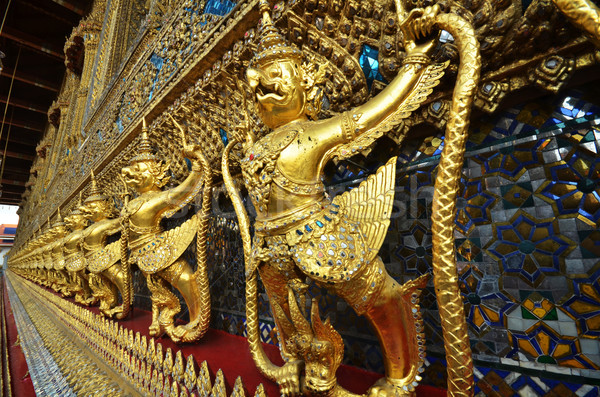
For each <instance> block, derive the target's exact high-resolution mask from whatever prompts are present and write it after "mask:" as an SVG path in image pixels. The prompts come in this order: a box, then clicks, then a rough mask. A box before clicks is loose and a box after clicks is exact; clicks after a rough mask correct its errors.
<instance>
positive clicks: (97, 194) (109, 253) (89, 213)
mask: <svg viewBox="0 0 600 397" xmlns="http://www.w3.org/2000/svg"><path fill="white" fill-rule="evenodd" d="M80 210H81V212H82V213H83V215H84V216H85V217H86V219H88V220H91V221H92V222H93V223H92V224H91V225H90V226H88V227H87V228H86V229H85V230H84V232H83V239H82V242H81V247H82V248H83V253H84V256H85V264H86V268H87V270H89V271H90V273H91V274H90V276H89V284H90V288H91V289H92V291H93V295H94V296H95V297H96V298H97V299H98V301H99V302H100V312H101V313H102V314H104V315H105V316H107V317H112V316H115V317H116V318H118V319H122V318H125V317H126V316H127V315H128V314H129V311H130V309H131V299H132V295H133V294H132V285H131V271H130V269H129V267H127V266H122V265H121V262H120V259H121V245H120V241H115V242H113V243H110V244H107V238H108V236H110V235H113V234H116V233H117V232H119V230H120V229H121V220H120V218H112V219H111V218H110V217H111V216H112V214H113V213H114V212H115V208H114V204H113V201H112V199H111V198H110V197H108V196H105V195H104V194H102V191H101V190H100V188H99V187H98V184H97V182H96V177H95V176H94V173H93V172H92V174H91V187H90V195H89V196H88V197H87V198H86V199H85V201H84V203H83V205H82V206H81V208H80ZM119 293H120V294H121V304H120V305H119V304H118V299H119Z"/></svg>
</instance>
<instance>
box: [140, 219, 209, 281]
mask: <svg viewBox="0 0 600 397" xmlns="http://www.w3.org/2000/svg"><path fill="white" fill-rule="evenodd" d="M198 223H199V220H198V216H193V217H191V218H190V219H189V220H187V221H185V222H184V223H183V224H182V225H181V226H178V227H176V228H173V229H169V230H167V231H165V232H162V233H161V234H159V235H157V236H156V237H154V238H153V239H152V240H150V241H148V242H147V243H145V244H144V245H142V246H140V247H136V248H135V249H132V251H131V256H130V261H131V262H134V263H137V265H138V267H139V268H140V270H142V271H143V272H146V273H156V272H158V271H160V270H162V269H164V268H166V267H167V266H169V265H170V264H172V263H173V262H175V261H176V260H177V258H179V257H180V256H181V255H182V254H183V253H184V251H185V250H186V249H187V247H188V246H189V245H190V243H191V242H192V240H193V239H194V236H195V235H196V231H197V230H198Z"/></svg>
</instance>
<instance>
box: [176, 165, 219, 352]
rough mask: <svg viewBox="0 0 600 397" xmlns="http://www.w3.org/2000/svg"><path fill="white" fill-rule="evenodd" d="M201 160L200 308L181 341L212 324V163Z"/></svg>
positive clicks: (190, 339)
mask: <svg viewBox="0 0 600 397" xmlns="http://www.w3.org/2000/svg"><path fill="white" fill-rule="evenodd" d="M200 162H201V163H202V171H203V176H202V178H203V183H204V188H203V190H202V208H201V209H200V213H199V214H196V216H198V221H199V223H198V230H197V231H196V263H197V264H198V267H197V268H196V271H195V272H194V277H196V280H197V282H198V291H197V293H198V299H199V302H200V309H199V315H198V323H197V324H194V328H193V330H190V332H188V333H187V334H186V335H185V336H184V337H183V338H181V342H194V341H197V340H198V339H200V338H202V337H203V336H204V334H206V331H208V326H209V325H210V285H209V282H208V270H207V268H208V261H207V258H206V249H207V236H208V221H209V217H210V208H211V200H212V172H211V168H210V163H209V162H208V160H207V159H206V157H204V155H202V154H200Z"/></svg>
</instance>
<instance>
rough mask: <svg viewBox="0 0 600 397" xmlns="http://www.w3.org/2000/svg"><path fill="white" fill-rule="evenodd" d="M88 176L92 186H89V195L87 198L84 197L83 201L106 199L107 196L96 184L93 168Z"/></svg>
mask: <svg viewBox="0 0 600 397" xmlns="http://www.w3.org/2000/svg"><path fill="white" fill-rule="evenodd" d="M90 178H91V182H92V187H91V188H90V195H89V196H88V198H86V199H85V201H84V203H90V202H93V201H104V200H108V196H107V195H105V194H103V193H102V190H101V189H100V187H99V186H98V183H97V182H96V176H95V175H94V171H93V170H92V172H91V176H90Z"/></svg>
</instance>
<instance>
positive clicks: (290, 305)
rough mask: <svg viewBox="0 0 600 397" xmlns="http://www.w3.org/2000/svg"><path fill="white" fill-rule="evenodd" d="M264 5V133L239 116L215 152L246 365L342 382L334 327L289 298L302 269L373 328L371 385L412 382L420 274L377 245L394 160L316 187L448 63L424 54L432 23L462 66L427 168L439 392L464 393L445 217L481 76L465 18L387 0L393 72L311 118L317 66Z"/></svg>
mask: <svg viewBox="0 0 600 397" xmlns="http://www.w3.org/2000/svg"><path fill="white" fill-rule="evenodd" d="M269 8H270V6H269V4H268V2H267V1H266V0H262V1H261V3H260V9H261V14H262V26H261V31H260V42H259V45H258V51H257V54H256V56H255V58H254V60H253V63H252V66H251V67H249V68H248V70H247V73H246V76H247V80H248V83H249V85H250V88H251V89H252V90H253V92H254V95H255V101H256V110H257V113H258V115H259V116H260V118H261V119H262V121H263V122H264V123H265V125H266V126H267V127H269V128H270V129H272V132H270V133H269V134H267V135H265V136H263V137H256V136H255V135H254V134H253V132H252V131H250V130H249V128H248V129H247V130H246V131H242V132H243V135H244V136H243V137H238V138H236V139H234V140H233V142H231V143H230V144H229V145H228V146H227V148H226V150H225V154H224V156H223V164H222V165H223V167H222V168H223V178H224V181H225V185H226V186H227V189H228V192H229V194H230V196H231V198H232V202H233V204H234V208H235V210H236V213H237V216H238V220H239V223H240V230H241V231H242V239H243V243H244V254H245V257H246V305H247V306H246V311H247V313H246V315H247V326H248V342H249V345H250V349H251V353H252V355H253V358H254V361H255V363H256V365H257V366H258V368H259V370H260V371H261V372H262V373H263V374H264V375H265V376H267V377H268V378H270V379H272V380H274V381H276V382H277V383H278V384H279V385H280V388H281V392H282V394H283V395H299V394H309V395H340V396H342V395H343V396H349V395H352V394H351V393H350V392H348V391H346V390H344V389H343V388H341V387H340V386H339V385H338V384H337V382H336V378H335V371H336V369H337V367H338V366H339V364H340V362H341V356H342V355H343V348H342V346H343V344H342V342H341V338H340V336H339V334H338V333H337V332H336V331H335V330H334V329H333V327H332V326H331V324H328V323H325V324H323V323H321V320H320V318H319V315H318V310H317V308H316V307H315V305H314V303H313V309H312V310H311V312H312V313H311V314H312V315H311V317H312V326H310V325H309V324H308V320H307V319H305V318H304V317H303V316H302V314H301V311H300V310H299V308H298V305H297V302H296V299H297V298H296V296H300V297H301V298H300V301H301V302H302V296H303V295H304V291H305V290H306V285H304V284H303V280H304V279H305V278H306V277H310V278H311V279H312V280H314V281H315V282H316V283H318V284H319V285H321V286H323V287H326V288H327V289H328V290H329V291H330V292H332V293H334V294H336V295H339V296H340V297H342V298H343V299H345V300H346V301H347V302H348V304H349V305H351V306H352V307H353V309H354V310H355V311H356V312H357V313H358V314H360V315H363V316H365V317H366V318H367V319H368V321H369V322H370V323H371V325H372V326H373V329H374V330H375V332H376V334H377V336H378V339H379V342H380V345H381V348H382V350H383V354H384V363H385V369H386V374H385V378H383V379H381V380H380V381H378V382H377V383H376V384H375V385H373V386H372V387H371V389H370V390H369V393H368V394H369V395H371V396H395V395H401V396H409V395H414V388H415V386H416V385H417V381H418V380H419V379H420V377H419V375H418V374H419V371H420V368H421V365H422V362H423V358H424V339H423V334H422V330H423V328H422V320H421V317H420V313H419V305H418V298H419V294H420V288H423V287H424V285H425V283H426V281H427V280H426V279H425V278H419V279H416V280H413V281H410V282H407V283H406V284H404V285H399V284H398V283H397V282H396V281H395V280H394V279H393V278H392V277H391V276H390V275H389V274H388V273H387V271H386V269H385V267H384V264H383V262H382V260H381V258H379V257H378V256H377V252H378V250H379V248H380V246H381V244H382V242H383V239H384V237H385V234H386V231H387V228H388V225H389V217H390V215H391V212H392V201H393V194H394V193H393V192H394V184H395V174H396V170H395V164H396V159H395V158H392V159H391V160H390V161H389V162H388V163H387V164H386V165H384V166H383V167H381V168H380V169H379V170H377V172H376V173H375V174H374V175H372V176H371V177H369V178H368V179H367V180H366V181H364V182H363V183H361V185H360V186H359V187H357V188H355V189H353V190H351V191H350V192H346V193H344V194H342V195H339V196H336V197H335V198H334V199H333V200H331V199H330V198H329V197H328V196H327V195H326V194H325V189H324V186H323V184H322V182H321V176H322V173H323V168H324V166H325V164H326V163H327V161H329V160H331V159H332V158H334V157H336V156H337V157H339V158H345V157H349V156H350V155H351V153H352V152H353V151H355V150H360V149H362V148H363V147H367V146H369V145H370V144H371V143H373V141H374V140H375V139H376V138H378V137H380V136H381V135H382V134H383V133H385V132H387V131H389V130H390V129H391V128H393V127H394V126H396V125H398V123H399V122H401V120H402V119H403V118H405V117H407V116H408V115H410V113H411V112H412V111H414V110H416V109H417V108H418V107H419V105H420V104H421V103H422V102H423V101H424V100H425V99H426V98H427V96H428V95H429V94H430V93H431V92H432V90H433V87H435V86H436V85H437V83H438V81H439V79H440V78H441V77H442V74H443V70H444V68H445V66H446V65H445V64H436V63H435V62H434V61H433V60H432V59H431V58H430V54H431V52H432V50H433V49H434V47H435V45H436V40H435V39H432V38H431V37H435V36H433V35H432V34H431V33H432V31H433V30H434V27H437V28H442V29H445V30H448V31H449V32H450V33H451V34H452V35H453V36H454V38H455V43H456V45H457V48H458V51H459V54H460V56H461V65H460V67H459V71H458V80H457V82H456V88H455V91H454V96H453V107H452V110H451V113H450V118H449V120H448V123H447V127H448V129H447V136H446V141H445V142H446V146H445V148H444V154H443V156H442V157H443V158H442V159H441V161H440V166H439V171H438V178H437V181H436V183H437V184H436V196H435V197H434V210H433V212H434V213H435V214H436V215H435V217H436V218H435V219H434V220H433V224H435V225H436V226H435V229H434V230H433V234H434V252H435V253H434V256H435V258H434V263H433V268H434V281H435V285H436V291H437V294H438V302H440V303H439V306H440V312H441V317H442V327H443V328H444V332H445V334H444V336H445V339H446V349H447V351H448V349H451V350H450V351H449V352H448V368H449V379H450V381H451V384H450V385H449V391H450V395H469V394H470V391H469V389H471V387H470V386H471V385H472V369H471V368H472V364H471V357H470V349H469V344H468V336H467V332H466V323H465V318H464V311H463V307H462V300H461V298H460V293H459V289H458V284H457V275H456V266H455V264H456V263H455V256H454V240H453V221H454V216H455V215H454V208H455V207H454V205H455V199H456V193H457V192H456V190H457V187H458V183H457V181H458V178H459V177H460V170H461V168H462V161H463V157H462V154H463V153H464V142H465V136H466V131H467V128H468V120H469V111H470V105H471V103H472V100H473V95H474V92H475V88H476V86H477V82H478V79H479V52H478V48H479V47H478V42H477V40H476V38H475V35H474V31H473V28H472V27H471V26H470V25H469V24H468V23H466V22H465V21H464V20H463V19H461V18H460V17H458V16H456V15H450V14H442V13H440V9H439V8H438V7H437V6H434V7H427V8H425V9H413V10H412V11H411V12H410V13H409V14H408V15H407V13H406V12H405V10H404V7H403V5H402V4H401V3H400V1H398V2H397V3H396V8H397V12H398V15H399V21H400V22H401V24H400V26H401V30H402V33H403V37H404V47H405V51H406V56H405V58H404V61H403V66H402V67H401V68H400V71H399V73H398V75H397V77H396V78H394V80H393V81H392V82H391V83H390V84H389V85H388V86H387V87H386V88H385V89H384V90H383V91H382V92H381V93H380V94H378V95H377V96H375V97H373V98H372V99H371V100H369V101H368V102H367V103H365V104H363V105H361V106H358V107H356V108H354V109H352V110H350V111H347V112H344V113H342V114H338V115H336V116H334V117H331V118H328V119H323V120H311V118H312V119H316V116H317V114H318V113H319V110H320V102H321V95H320V94H319V92H318V88H317V87H316V84H319V81H320V80H322V79H323V78H324V76H325V75H326V71H325V69H324V68H323V66H321V68H319V70H315V69H316V68H315V65H306V64H303V62H302V61H303V54H302V52H301V51H300V50H298V49H297V48H296V47H294V46H291V45H288V44H287V43H286V42H285V40H284V38H283V37H282V36H281V35H280V34H279V33H278V31H277V29H276V28H275V26H274V25H273V22H272V21H271V18H270V15H269ZM428 37H429V39H427V38H428ZM237 143H241V144H242V151H243V158H242V160H241V162H240V165H241V169H242V177H243V182H244V184H245V185H246V188H247V190H248V193H249V197H250V199H251V200H252V202H253V204H254V207H255V209H256V212H257V217H256V221H255V223H254V236H253V238H252V240H251V236H250V232H249V218H248V215H247V213H246V212H245V209H244V204H243V202H242V200H241V198H240V196H239V193H238V191H237V189H236V187H235V184H234V182H233V179H232V177H231V175H230V173H229V170H228V161H229V160H228V158H229V155H230V152H231V150H232V148H233V147H234V146H236V144H237ZM440 180H442V182H443V185H440ZM436 223H437V224H436ZM258 275H260V278H261V280H262V282H263V284H264V286H265V289H266V292H267V294H268V296H269V301H270V304H271V308H272V311H273V315H274V319H275V323H276V325H277V329H278V330H279V331H280V339H281V343H280V346H281V353H282V356H283V357H284V359H285V361H286V363H285V364H284V366H283V367H278V366H276V365H274V364H273V363H272V362H271V361H270V360H269V359H268V358H267V357H266V355H265V353H264V351H263V350H262V346H261V343H260V334H259V332H258V313H257V276H258ZM290 320H291V321H290ZM471 390H472V389H471ZM452 393H454V394H452Z"/></svg>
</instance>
